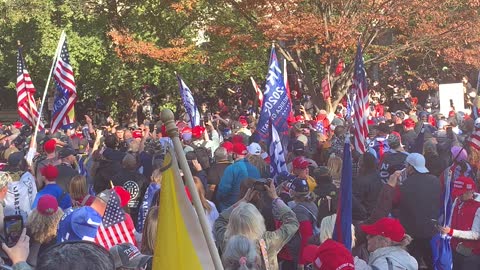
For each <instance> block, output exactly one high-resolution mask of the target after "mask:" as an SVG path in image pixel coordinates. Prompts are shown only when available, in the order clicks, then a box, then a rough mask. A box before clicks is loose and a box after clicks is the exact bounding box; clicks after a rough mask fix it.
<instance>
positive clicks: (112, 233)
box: [95, 214, 137, 250]
mask: <svg viewBox="0 0 480 270" xmlns="http://www.w3.org/2000/svg"><path fill="white" fill-rule="evenodd" d="M134 232H135V227H134V225H133V221H132V218H131V217H130V215H128V214H125V221H122V222H120V223H118V224H115V225H113V226H110V227H105V226H103V224H102V225H100V227H98V232H97V237H96V238H95V243H97V244H99V245H101V246H102V247H104V248H106V249H107V250H110V248H111V247H113V246H115V245H118V244H121V243H131V244H132V245H135V246H136V245H137V241H136V239H135V234H134Z"/></svg>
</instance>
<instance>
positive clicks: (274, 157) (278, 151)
mask: <svg viewBox="0 0 480 270" xmlns="http://www.w3.org/2000/svg"><path fill="white" fill-rule="evenodd" d="M268 153H269V155H270V175H271V177H272V178H273V179H275V180H276V178H277V176H278V175H279V174H281V173H282V172H288V169H287V163H286V162H285V153H284V151H283V146H282V141H281V139H280V136H279V135H278V132H277V129H276V128H275V126H273V125H272V124H271V122H270V145H269V151H268Z"/></svg>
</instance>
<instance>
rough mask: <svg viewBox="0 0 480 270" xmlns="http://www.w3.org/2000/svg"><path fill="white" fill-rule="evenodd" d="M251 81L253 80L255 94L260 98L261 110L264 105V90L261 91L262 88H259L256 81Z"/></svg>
mask: <svg viewBox="0 0 480 270" xmlns="http://www.w3.org/2000/svg"><path fill="white" fill-rule="evenodd" d="M250 79H251V80H252V85H253V88H254V89H255V93H256V94H257V98H258V105H259V106H260V108H261V107H262V105H263V92H262V90H261V89H260V87H258V85H257V83H256V82H255V80H254V79H253V78H252V77H250Z"/></svg>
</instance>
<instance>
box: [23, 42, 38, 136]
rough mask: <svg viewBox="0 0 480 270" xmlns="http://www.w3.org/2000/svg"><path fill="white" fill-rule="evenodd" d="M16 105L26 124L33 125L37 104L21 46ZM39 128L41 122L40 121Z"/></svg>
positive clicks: (36, 118) (36, 119)
mask: <svg viewBox="0 0 480 270" xmlns="http://www.w3.org/2000/svg"><path fill="white" fill-rule="evenodd" d="M16 89H17V105H18V115H19V116H20V117H21V118H22V119H23V120H24V121H25V123H26V124H27V125H30V126H32V127H35V125H36V124H37V121H38V110H37V104H36V103H35V92H36V90H35V87H34V86H33V82H32V79H31V78H30V74H29V73H28V70H27V67H26V65H25V60H24V59H23V55H22V48H18V56H17V84H16ZM40 128H43V124H42V123H41V122H40Z"/></svg>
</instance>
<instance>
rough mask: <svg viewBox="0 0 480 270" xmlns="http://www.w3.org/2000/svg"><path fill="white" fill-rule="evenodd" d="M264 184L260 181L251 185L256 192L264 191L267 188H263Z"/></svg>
mask: <svg viewBox="0 0 480 270" xmlns="http://www.w3.org/2000/svg"><path fill="white" fill-rule="evenodd" d="M265 185H266V183H265V182H262V181H256V182H255V183H253V189H254V190H256V191H266V190H267V187H266V186H265Z"/></svg>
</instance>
